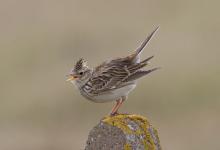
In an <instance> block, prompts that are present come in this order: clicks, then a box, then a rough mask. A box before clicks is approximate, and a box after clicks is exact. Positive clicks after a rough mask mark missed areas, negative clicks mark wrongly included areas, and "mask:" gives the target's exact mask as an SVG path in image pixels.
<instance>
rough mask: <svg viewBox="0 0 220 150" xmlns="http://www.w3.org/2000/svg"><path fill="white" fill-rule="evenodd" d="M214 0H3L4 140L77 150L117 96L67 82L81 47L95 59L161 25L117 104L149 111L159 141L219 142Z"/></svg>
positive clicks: (116, 52)
mask: <svg viewBox="0 0 220 150" xmlns="http://www.w3.org/2000/svg"><path fill="white" fill-rule="evenodd" d="M219 5H220V2H219V1H217V0H212V1H205V0H185V1H181V0H166V1H163V0H136V1H134V0H117V1H115V0H113V1H103V0H93V1H89V0H87V1H86V0H63V1H56V0H53V1H52V0H19V1H16V0H11V1H6V0H1V1H0V21H1V23H0V71H1V72H0V76H1V78H0V83H1V84H0V91H1V92H0V93H1V94H0V149H1V150H61V149H62V150H73V149H74V150H75V149H79V150H83V149H84V146H85V142H86V140H87V135H88V133H89V131H90V129H91V128H92V127H93V126H95V125H96V124H97V123H98V122H99V120H100V119H101V118H102V117H103V116H105V115H107V114H108V113H109V111H110V110H111V107H112V106H113V103H107V104H95V103H91V102H90V101H87V100H85V99H84V98H83V97H82V96H80V94H79V92H78V91H77V90H75V87H74V86H73V85H72V84H71V83H68V82H65V80H66V77H65V75H66V74H67V73H68V72H69V71H70V69H71V68H72V67H73V65H74V63H75V62H76V61H77V60H78V59H79V58H80V57H84V58H85V59H86V60H87V61H88V62H89V64H90V66H91V67H94V66H96V65H98V64H99V63H101V62H102V61H104V60H106V59H109V58H114V57H118V56H126V55H127V54H129V53H130V52H132V51H133V50H134V49H135V48H136V47H137V46H139V44H140V43H141V41H142V40H144V38H145V37H146V36H147V35H148V34H149V33H150V32H151V31H153V29H155V27H156V26H158V25H159V26H160V30H159V31H158V32H157V34H156V36H154V38H153V39H152V40H151V42H150V44H149V45H148V47H147V48H145V50H144V52H143V55H142V58H146V57H148V56H151V55H155V58H154V59H153V60H152V61H151V64H150V66H149V67H148V68H153V67H157V66H160V67H162V69H161V70H159V71H156V72H154V73H152V74H150V75H149V76H147V77H145V78H143V79H142V80H141V82H139V85H138V86H137V88H136V89H135V90H134V91H133V92H132V93H131V94H130V96H129V99H128V100H127V101H126V102H125V103H124V105H123V106H122V108H121V109H120V111H122V112H127V113H135V114H141V115H144V116H146V117H147V118H148V119H149V120H150V122H151V123H152V124H153V126H154V127H156V128H157V129H158V131H159V136H160V140H161V145H162V147H163V149H164V150H186V149H187V150H206V149H213V150H217V149H220V144H219V138H220V130H219V126H220V117H219V115H220V101H219V100H220V91H219V89H220V79H219V77H220V59H219V56H220V50H219V39H220V29H219V26H220V19H219V13H220V10H219Z"/></svg>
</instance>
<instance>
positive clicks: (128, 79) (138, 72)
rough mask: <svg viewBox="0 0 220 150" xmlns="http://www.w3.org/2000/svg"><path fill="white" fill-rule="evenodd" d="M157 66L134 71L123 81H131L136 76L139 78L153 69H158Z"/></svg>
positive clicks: (135, 78)
mask: <svg viewBox="0 0 220 150" xmlns="http://www.w3.org/2000/svg"><path fill="white" fill-rule="evenodd" d="M158 69H159V68H153V69H150V70H139V71H137V72H135V73H133V74H132V75H130V76H129V77H128V78H126V79H125V80H124V81H125V82H129V81H133V80H137V79H138V78H141V77H143V76H145V75H147V74H149V73H151V72H153V71H155V70H158Z"/></svg>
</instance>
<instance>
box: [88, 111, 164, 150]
mask: <svg viewBox="0 0 220 150" xmlns="http://www.w3.org/2000/svg"><path fill="white" fill-rule="evenodd" d="M85 150H161V147H160V142H159V137H158V134H157V131H156V129H154V128H153V127H152V126H151V125H150V123H149V122H148V121H147V119H146V118H145V117H143V116H140V115H129V114H119V115H115V116H107V117H105V118H103V119H102V120H101V121H100V123H99V124H98V125H97V126H96V127H94V128H93V129H92V130H91V131H90V134H89V137H88V140H87V145H86V148H85Z"/></svg>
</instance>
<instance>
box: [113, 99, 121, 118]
mask: <svg viewBox="0 0 220 150" xmlns="http://www.w3.org/2000/svg"><path fill="white" fill-rule="evenodd" d="M120 100H121V99H118V100H116V104H115V105H114V107H113V108H112V111H111V115H115V114H116V109H117V107H118V105H119V102H120Z"/></svg>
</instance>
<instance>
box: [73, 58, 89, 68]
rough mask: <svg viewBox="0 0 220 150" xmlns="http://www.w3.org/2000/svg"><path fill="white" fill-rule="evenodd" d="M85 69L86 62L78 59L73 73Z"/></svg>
mask: <svg viewBox="0 0 220 150" xmlns="http://www.w3.org/2000/svg"><path fill="white" fill-rule="evenodd" d="M84 67H87V64H86V61H85V60H84V59H83V58H80V59H79V60H78V61H77V62H76V65H75V67H74V70H75V71H78V70H81V69H82V68H84Z"/></svg>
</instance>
